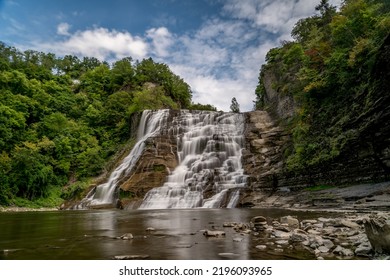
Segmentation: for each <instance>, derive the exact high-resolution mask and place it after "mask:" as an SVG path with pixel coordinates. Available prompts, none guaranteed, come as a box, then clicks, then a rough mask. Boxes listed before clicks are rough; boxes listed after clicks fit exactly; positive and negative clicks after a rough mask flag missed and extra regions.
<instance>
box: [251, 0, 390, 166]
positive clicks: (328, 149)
mask: <svg viewBox="0 0 390 280" xmlns="http://www.w3.org/2000/svg"><path fill="white" fill-rule="evenodd" d="M316 11H317V13H316V14H315V15H313V16H312V17H308V18H304V19H301V20H299V21H298V22H297V23H296V25H295V26H294V28H293V30H292V33H291V35H292V37H293V39H294V40H293V41H288V42H283V44H282V46H281V47H278V48H274V49H271V50H270V51H269V52H268V54H267V55H266V64H264V65H263V66H262V68H261V70H260V75H259V83H258V86H257V88H256V101H255V104H256V105H255V107H256V108H257V109H265V110H270V111H273V109H272V108H271V106H270V103H269V102H268V100H267V89H266V79H267V78H268V79H269V77H270V76H272V77H274V78H273V79H272V90H275V91H276V92H277V93H278V94H279V95H280V96H282V97H285V98H289V99H290V100H292V102H293V103H294V104H295V108H294V109H295V112H294V115H293V116H289V117H283V116H282V117H281V118H280V119H281V121H282V123H283V124H284V125H286V127H287V128H288V129H289V131H290V133H291V135H292V142H291V145H290V146H289V147H286V150H285V152H284V156H285V159H286V163H287V164H286V165H287V169H288V170H289V171H291V172H296V173H299V172H302V171H304V170H310V169H311V168H317V167H318V168H320V169H323V167H324V166H329V165H332V164H333V165H334V164H335V163H336V162H337V163H340V161H341V160H340V158H344V159H348V160H349V159H351V158H352V157H354V159H353V160H354V161H356V160H359V157H360V158H361V157H363V155H359V152H360V153H362V152H361V151H362V150H363V148H362V147H363V146H365V147H364V150H365V153H366V154H368V153H371V154H372V155H373V157H374V158H375V160H377V161H379V158H380V157H383V155H382V154H381V153H382V151H385V150H386V145H387V146H388V144H389V143H388V138H387V136H386V135H387V133H388V132H387V129H386V128H384V127H385V126H386V124H385V123H384V121H385V120H386V118H387V117H386V113H385V112H386V111H387V109H386V108H387V107H388V106H389V84H388V79H389V69H388V55H389V50H388V41H389V30H390V1H381V0H345V1H344V2H343V4H342V5H341V7H339V8H336V7H334V6H332V5H331V4H329V1H328V0H322V1H321V2H320V3H319V4H318V5H317V6H316ZM279 117H280V116H279ZM362 164H364V163H362ZM380 165H382V166H383V168H385V169H386V166H385V165H386V164H385V163H383V162H380ZM387 172H388V170H387Z"/></svg>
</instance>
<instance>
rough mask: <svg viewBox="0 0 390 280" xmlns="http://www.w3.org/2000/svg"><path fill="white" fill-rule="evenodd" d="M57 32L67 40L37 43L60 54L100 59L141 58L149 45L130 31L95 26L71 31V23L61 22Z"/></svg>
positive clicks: (42, 47)
mask: <svg viewBox="0 0 390 280" xmlns="http://www.w3.org/2000/svg"><path fill="white" fill-rule="evenodd" d="M57 33H58V34H60V35H66V36H67V38H66V39H65V40H60V41H55V42H50V43H35V45H37V46H39V47H40V48H41V49H45V50H48V51H52V52H55V53H56V54H58V55H61V54H62V55H63V54H75V55H79V56H93V57H96V58H98V59H100V60H111V59H120V58H123V57H126V56H132V57H133V58H136V59H140V58H143V57H145V56H146V54H147V52H148V45H147V43H146V42H145V40H144V39H143V38H141V37H138V36H133V35H131V34H130V33H129V32H127V31H125V32H120V31H117V30H109V29H107V28H102V27H94V28H92V29H89V30H83V31H76V32H75V33H69V25H68V24H67V23H61V24H60V25H58V27H57Z"/></svg>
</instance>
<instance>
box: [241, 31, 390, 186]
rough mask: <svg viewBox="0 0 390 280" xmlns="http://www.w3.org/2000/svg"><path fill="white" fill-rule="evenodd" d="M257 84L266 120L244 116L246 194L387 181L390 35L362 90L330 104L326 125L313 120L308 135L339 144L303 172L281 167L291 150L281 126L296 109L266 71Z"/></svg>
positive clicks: (256, 115) (267, 69)
mask: <svg viewBox="0 0 390 280" xmlns="http://www.w3.org/2000/svg"><path fill="white" fill-rule="evenodd" d="M275 71H276V70H275ZM262 79H263V84H264V100H263V101H264V108H265V109H266V110H267V111H268V113H269V114H270V115H267V114H266V113H265V112H260V111H259V112H251V113H248V117H247V134H246V140H247V151H246V153H245V155H244V158H243V160H244V164H245V170H246V172H247V173H248V174H249V176H250V183H249V186H250V187H251V188H252V189H256V188H257V189H268V190H270V189H271V190H272V189H273V190H275V189H276V188H288V189H294V188H295V189H296V188H301V187H305V186H315V185H336V186H337V185H350V184H355V183H366V182H381V181H386V180H389V178H390V126H389V125H388V124H389V123H390V82H389V81H390V36H388V37H387V39H386V40H385V41H384V43H383V44H382V46H381V48H380V49H379V51H378V53H377V55H376V58H375V64H374V67H373V71H372V73H371V80H370V82H369V86H368V87H367V88H366V90H365V91H364V92H358V93H356V94H354V95H352V96H351V95H347V96H346V97H345V98H344V97H342V98H340V99H338V102H340V103H341V104H335V108H336V109H334V111H333V115H329V116H328V119H327V120H325V121H324V118H322V119H320V118H313V122H312V124H311V127H310V130H311V133H312V134H317V135H321V134H324V137H325V136H326V137H328V139H333V140H331V141H340V139H342V141H345V142H342V141H340V143H342V144H343V145H342V146H340V150H339V154H338V155H337V156H335V157H332V158H331V159H326V160H320V161H319V162H318V163H317V164H314V165H312V166H310V167H309V168H306V169H299V170H294V169H292V170H291V169H288V168H287V164H286V155H285V154H286V153H285V150H286V149H287V148H288V147H289V146H290V147H291V145H292V137H290V136H292V135H289V131H291V126H288V125H287V123H289V120H291V118H293V117H294V115H295V114H296V111H297V110H299V104H297V103H296V102H295V101H294V99H293V97H292V96H290V97H289V96H288V95H286V93H282V91H281V90H279V89H278V88H275V84H280V81H278V78H277V77H276V75H275V74H274V73H273V69H272V68H270V67H265V68H264V69H263V71H262ZM312 113H313V114H320V113H322V112H319V111H318V112H317V111H314V112H312ZM325 119H326V118H325ZM277 124H278V125H277ZM295 144H297V143H295Z"/></svg>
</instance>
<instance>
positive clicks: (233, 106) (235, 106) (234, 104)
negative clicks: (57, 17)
mask: <svg viewBox="0 0 390 280" xmlns="http://www.w3.org/2000/svg"><path fill="white" fill-rule="evenodd" d="M230 111H231V112H233V113H239V112H240V104H238V102H237V99H236V98H235V97H233V98H232V104H231V105H230Z"/></svg>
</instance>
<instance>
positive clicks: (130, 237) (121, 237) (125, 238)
mask: <svg viewBox="0 0 390 280" xmlns="http://www.w3.org/2000/svg"><path fill="white" fill-rule="evenodd" d="M117 238H118V239H123V240H130V239H133V238H134V236H133V235H132V234H131V233H125V234H123V235H121V236H119V237H117Z"/></svg>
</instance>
